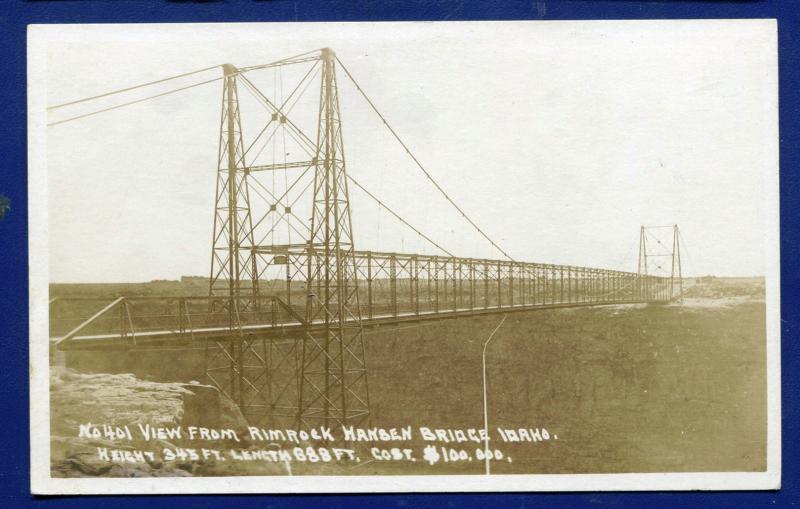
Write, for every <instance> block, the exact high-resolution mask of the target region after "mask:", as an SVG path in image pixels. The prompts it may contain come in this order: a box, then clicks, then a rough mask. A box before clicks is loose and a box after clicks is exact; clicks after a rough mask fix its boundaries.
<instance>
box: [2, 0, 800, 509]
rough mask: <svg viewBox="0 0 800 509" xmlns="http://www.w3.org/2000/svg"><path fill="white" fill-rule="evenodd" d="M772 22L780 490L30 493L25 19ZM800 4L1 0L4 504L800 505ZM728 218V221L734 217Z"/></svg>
mask: <svg viewBox="0 0 800 509" xmlns="http://www.w3.org/2000/svg"><path fill="white" fill-rule="evenodd" d="M651 18H656V19H659V18H660V19H665V18H684V19H687V18H777V19H778V31H779V37H778V40H779V60H780V134H781V144H780V159H781V173H780V178H781V260H782V274H781V293H782V299H783V301H782V334H783V340H782V370H781V371H782V374H783V376H782V378H783V380H782V388H783V398H782V399H783V401H782V407H783V426H782V427H783V431H782V432H783V486H784V488H783V489H782V490H780V491H778V492H741V493H733V492H726V493H673V494H660V493H611V494H608V493H601V494H597V493H592V494H474V495H464V494H442V495H352V496H347V495H332V496H316V495H315V496H236V497H235V498H233V497H228V496H191V497H178V496H160V497H149V498H142V497H90V498H85V497H39V498H36V497H32V496H31V495H30V491H29V467H30V458H29V439H28V436H29V434H28V429H29V427H28V424H29V413H28V404H29V397H28V314H27V311H26V310H27V302H28V272H27V256H28V249H27V231H28V230H27V228H28V225H27V205H28V204H27V175H26V168H27V153H26V151H27V146H26V106H25V105H26V94H25V81H26V80H25V77H26V62H25V54H26V45H25V42H26V40H25V37H26V35H25V27H26V25H27V24H29V23H142V22H175V23H179V22H226V21H227V22H233V21H295V20H296V21H378V20H409V21H410V20H482V19H548V20H553V19H562V20H563V19H651ZM798 56H800V4H799V3H798V2H797V1H796V0H763V1H744V0H742V1H722V0H719V1H714V0H706V1H689V0H683V1H680V0H679V1H658V2H656V1H651V2H644V1H626V0H618V1H604V0H563V1H555V0H551V1H545V0H540V1H537V0H527V1H516V0H515V1H506V2H498V1H495V2H489V1H482V2H479V1H476V2H465V1H461V0H435V1H431V0H428V1H425V0H413V1H405V2H401V1H388V0H384V1H375V2H369V1H357V0H356V1H353V0H351V1H341V0H339V1H330V2H321V1H317V0H315V1H309V2H298V1H297V0H294V1H291V2H290V1H286V0H284V1H281V0H276V1H258V0H229V1H225V2H217V1H205V2H203V1H197V2H192V1H179V0H175V1H166V0H161V1H156V0H153V1H144V0H140V1H130V0H117V1H114V0H104V1H100V0H98V1H58V0H54V1H44V0H40V1H35V0H31V1H21V0H4V1H3V2H1V3H0V194H4V195H5V196H7V197H8V198H10V200H11V210H9V211H8V212H7V213H6V217H5V219H3V220H2V221H0V358H1V359H3V366H2V368H0V399H2V403H3V406H2V408H3V411H2V412H0V425H1V426H2V427H0V430H4V431H2V432H0V506H3V507H30V506H38V505H47V506H49V507H54V506H58V507H76V508H82V509H86V508H95V507H96V508H101V507H116V508H118V509H123V508H129V507H130V508H134V507H136V508H138V507H141V506H143V505H145V504H146V505H147V506H149V507H153V508H155V507H168V508H175V507H183V506H191V507H198V508H204V507H243V508H250V507H253V508H255V507H259V508H261V507H267V506H269V507H318V506H324V507H331V508H336V507H347V508H353V509H355V508H360V507H364V508H372V507H376V506H406V507H440V506H443V505H446V506H450V507H464V508H469V507H486V506H501V505H502V506H505V505H508V506H512V507H532V506H539V505H542V506H546V507H575V506H584V505H587V506H595V507H628V506H634V507H635V506H641V505H647V506H651V507H662V506H663V507H711V506H714V507H716V506H719V507H767V506H778V505H793V502H795V501H800V496H798V495H799V494H800V490H798V463H800V454H799V453H800V450H798V446H797V439H798V433H797V422H798V404H797V403H798V399H799V398H800V396H798V392H797V390H798V382H797V379H796V378H795V376H794V375H795V373H796V372H797V371H798V369H799V368H800V363H799V362H798V361H799V360H800V355H799V354H798V347H797V346H796V345H795V343H794V340H795V338H796V332H795V330H796V329H797V327H798V326H799V325H800V322H799V321H798V309H800V305H798V304H800V302H798V291H797V289H796V288H797V285H798V283H800V272H799V271H798V264H800V256H798V255H800V253H799V252H798V246H800V242H799V241H800V228H798V226H800V219H798V218H797V216H796V215H795V214H794V212H795V211H796V210H798V202H800V189H798V184H800V172H799V171H798V166H800V152H799V151H798V146H800V140H799V139H798V137H799V135H800V79H798V77H799V75H800V58H798ZM731 220H732V221H735V220H736V219H735V218H731Z"/></svg>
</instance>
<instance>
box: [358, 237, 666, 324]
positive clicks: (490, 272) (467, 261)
mask: <svg viewBox="0 0 800 509" xmlns="http://www.w3.org/2000/svg"><path fill="white" fill-rule="evenodd" d="M354 264H355V270H356V273H357V276H358V280H359V303H360V306H361V315H362V317H363V318H375V317H380V316H386V315H392V316H401V315H408V314H412V315H424V314H432V313H445V312H469V311H479V310H482V309H483V310H490V309H502V308H527V307H545V306H561V305H581V304H586V305H593V304H614V303H623V302H659V301H668V300H670V298H671V293H670V285H671V282H670V279H669V278H663V277H656V276H643V275H639V274H637V273H633V272H623V271H616V270H607V269H595V268H590V267H579V266H570V265H552V264H540V263H520V262H511V261H498V260H484V259H475V258H456V257H440V256H422V255H405V254H396V253H379V252H369V251H367V252H364V251H356V252H355V253H354Z"/></svg>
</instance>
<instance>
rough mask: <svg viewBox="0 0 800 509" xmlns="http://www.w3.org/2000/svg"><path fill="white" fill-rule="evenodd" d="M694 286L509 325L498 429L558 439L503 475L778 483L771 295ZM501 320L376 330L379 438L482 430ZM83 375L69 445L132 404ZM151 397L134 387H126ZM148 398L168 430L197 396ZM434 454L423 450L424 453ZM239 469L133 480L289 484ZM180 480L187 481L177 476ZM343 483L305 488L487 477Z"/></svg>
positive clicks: (516, 455) (65, 452)
mask: <svg viewBox="0 0 800 509" xmlns="http://www.w3.org/2000/svg"><path fill="white" fill-rule="evenodd" d="M687 286H690V288H689V290H688V291H687V295H686V300H685V302H684V303H683V304H682V305H677V304H671V305H650V306H646V305H636V306H608V307H601V308H583V309H574V310H566V309H565V310H549V311H531V312H523V313H514V314H509V315H508V318H507V320H506V322H505V323H504V324H503V326H502V327H501V328H500V329H499V330H498V332H497V334H496V336H495V337H494V339H493V340H492V342H491V344H490V345H489V347H488V349H487V359H488V361H487V379H488V406H489V424H490V428H495V427H503V428H523V427H524V428H539V429H541V428H546V429H547V430H548V432H549V434H550V435H552V436H554V435H557V436H558V439H557V440H556V439H551V440H547V441H543V442H537V443H524V444H503V446H502V448H503V452H504V453H505V454H506V455H507V456H510V457H512V458H513V462H498V463H497V464H496V465H495V466H493V470H492V471H493V473H497V474H507V473H517V474H522V473H617V472H689V471H763V470H765V469H766V428H767V417H766V416H767V412H766V337H765V305H764V301H763V288H764V286H763V281H762V280H760V279H749V280H746V279H741V280H739V279H735V280H734V279H732V280H713V281H705V282H702V283H701V282H692V284H691V285H687ZM500 319H501V316H487V317H480V318H467V319H458V320H446V321H441V322H434V323H423V324H421V325H413V326H406V327H404V328H400V329H386V330H382V329H378V330H370V331H367V332H366V333H365V341H366V349H367V359H368V363H369V384H370V397H371V409H372V423H371V424H372V425H373V426H382V427H386V428H390V427H397V426H403V425H412V426H414V427H418V426H427V427H430V428H436V427H441V428H451V429H452V428H463V429H465V428H482V427H483V392H482V373H481V353H482V349H483V344H484V341H485V340H486V338H487V337H488V336H489V334H490V333H491V331H492V330H493V329H494V328H495V327H496V326H497V324H498V323H499V321H500ZM199 370H200V368H198V371H199ZM70 376H72V379H71V380H72V381H73V382H74V381H75V380H78V381H80V380H79V377H80V376H81V375H80V374H73V375H69V376H67V377H66V378H67V380H66V381H65V380H64V378H65V377H63V376H61V377H56V379H55V381H54V382H53V383H54V387H55V389H56V390H54V395H55V396H54V398H53V399H52V400H51V403H52V405H53V428H54V430H62V431H59V433H58V435H59V436H60V435H64V434H65V433H67V432H66V431H63V430H64V429H65V428H64V426H65V425H66V424H65V422H66V421H64V419H66V417H64V416H68V417H69V419H71V420H73V421H75V422H78V421H80V420H82V419H83V418H84V417H85V418H86V419H89V418H92V414H91V411H92V410H91V409H96V408H98V407H104V406H107V405H106V403H107V401H103V400H102V398H105V397H106V395H109V394H110V395H111V396H110V397H117V398H119V397H120V394H123V393H125V391H124V390H121V391H122V392H120V391H105V393H104V392H97V391H93V392H92V391H90V393H79V392H75V389H74V388H73V389H69V388H68V387H72V386H71V385H70V383H69V382H70ZM200 376H201V374H198V375H196V377H195V378H197V377H200ZM75 377H78V378H77V379H76V378H75ZM117 381H119V380H117ZM188 381H189V380H175V382H188ZM138 383H139V382H134V381H132V380H128V381H127V382H126V381H124V380H123V381H122V384H123V386H124V385H125V384H128V385H131V384H134V385H135V384H138ZM147 383H149V382H147ZM139 390H140V391H141V390H145V389H142V388H140V389H139ZM146 390H150V391H155V395H154V396H152V395H151V396H148V397H147V398H144V399H142V400H141V401H142V403H141V404H142V405H143V406H142V408H144V407H145V405H144V403H143V402H144V400H145V399H148V398H151V399H152V398H156V399H158V400H161V401H162V402H163V403H164V405H166V406H167V407H168V408H170V410H165V412H166V413H170V412H172V413H174V416H173V417H169V416H167V417H164V416H163V415H162V416H161V418H166V419H167V420H169V419H170V418H174V419H177V420H180V418H181V412H182V410H181V409H180V408H179V407H180V405H179V404H178V403H176V401H178V400H179V399H180V398H181V397H182V396H181V394H183V392H182V391H185V390H186V387H185V386H182V385H169V384H167V386H165V388H164V390H163V391H161V390H159V389H158V386H157V385H152V384H151V385H146ZM189 390H191V387H189ZM70 391H72V392H70ZM65 394H71V396H70V397H65V396H64V395H65ZM59 395H61V396H62V397H61V399H59ZM139 395H140V396H141V393H139ZM175 405H178V406H177V407H176V406H175ZM66 407H69V410H68V411H67V410H66ZM76 413H77V415H76ZM82 413H83V414H85V415H82ZM59 440H61V441H60V442H59ZM53 444H56V445H55V446H54V448H53V450H54V458H53V459H54V473H57V474H58V475H130V472H120V471H119V469H117V471H110V470H109V469H105V470H103V472H100V473H97V472H95V473H91V472H92V468H93V467H92V466H91V465H89V466H87V467H86V469H83V470H82V469H81V468H79V466H80V465H78V466H76V464H75V463H74V462H72V460H69V455H70V454H77V453H81V452H82V450H81V449H80V447H79V446H76V445H75V444H69V443H67V444H66V445H65V444H64V442H63V440H62V439H60V438H58V436H55V435H54V438H53ZM423 445H424V444H423V443H422V442H418V443H417V444H416V446H417V447H418V448H420V449H421V447H422V446H423ZM75 451H77V453H76V452H75ZM83 452H84V453H85V451H83ZM56 453H58V454H60V455H61V457H60V458H56V457H55V454H56ZM65 458H66V460H65ZM231 468H232V467H231V466H230V465H228V466H226V467H225V468H224V469H223V468H221V467H220V466H214V465H205V466H203V468H200V469H194V470H193V469H191V468H189V469H186V468H182V469H181V468H179V466H176V465H171V466H159V468H157V469H155V472H153V471H152V470H153V469H151V471H150V472H149V473H148V472H139V473H137V474H136V475H178V474H180V475H187V474H188V475H234V474H250V475H259V474H260V475H270V474H282V473H284V472H282V470H281V469H279V468H278V469H276V467H275V465H263V466H259V464H247V465H245V466H240V467H237V469H236V470H235V471H232V470H231ZM177 470H182V471H181V472H178V474H175V472H176V471H177ZM306 470H308V471H306ZM335 470H336V471H332V470H330V469H329V468H315V469H310V470H309V469H303V468H301V469H299V470H298V471H296V472H295V473H317V474H353V475H364V474H379V473H382V474H425V473H430V474H445V473H475V474H479V473H482V472H483V465H482V463H481V462H477V461H475V462H460V463H451V464H450V465H437V467H436V468H425V467H424V465H422V464H421V463H415V464H411V463H390V462H386V463H384V462H364V463H362V464H361V465H359V466H358V467H357V468H348V469H346V470H340V469H339V468H338V467H337V468H336V469H335ZM87 471H88V472H90V473H89V474H87V473H86V472H87Z"/></svg>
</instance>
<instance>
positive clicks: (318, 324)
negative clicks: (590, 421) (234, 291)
mask: <svg viewBox="0 0 800 509" xmlns="http://www.w3.org/2000/svg"><path fill="white" fill-rule="evenodd" d="M644 303H647V301H642V300H626V301H618V302H571V303H570V302H567V303H555V304H537V305H530V304H516V305H505V306H501V307H498V306H492V307H485V308H480V309H474V308H460V309H451V310H445V311H423V312H420V313H414V312H403V313H397V314H393V313H391V314H381V315H375V316H373V317H371V318H363V319H362V320H361V323H362V326H363V327H364V328H372V327H388V326H393V325H398V324H402V323H407V322H419V321H431V320H446V319H453V318H460V317H470V316H479V315H488V314H499V313H513V312H522V311H536V310H547V309H563V308H581V307H600V306H614V305H620V304H644ZM351 322H352V323H355V320H351ZM309 328H310V329H311V330H319V329H322V328H324V322H323V321H322V320H315V321H313V322H311V323H310V324H309ZM240 329H241V331H242V333H243V334H245V335H247V336H253V335H257V336H259V337H262V336H263V337H266V338H293V337H300V336H302V335H303V333H304V332H305V331H306V330H308V329H307V328H306V326H305V325H304V324H302V323H299V322H292V323H277V324H275V323H262V324H248V325H242V326H241V327H240ZM238 331H239V328H235V329H234V333H236V334H238ZM230 335H231V327H230V326H215V327H198V328H194V329H185V330H180V329H178V328H173V329H162V330H144V331H138V332H137V331H134V332H133V333H130V332H129V333H127V334H120V333H115V332H107V333H101V334H85V335H74V336H72V337H70V338H68V340H69V341H68V342H67V343H66V344H64V345H63V348H64V349H87V348H88V349H97V348H132V347H136V348H141V347H146V346H147V345H154V344H157V345H162V344H164V343H170V342H178V343H182V342H187V341H189V342H195V341H197V342H202V341H219V340H222V339H226V338H228V337H230ZM64 339H65V336H55V337H51V338H50V341H51V342H52V343H53V344H59V343H62V342H63V340H64Z"/></svg>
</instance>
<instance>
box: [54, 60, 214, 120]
mask: <svg viewBox="0 0 800 509" xmlns="http://www.w3.org/2000/svg"><path fill="white" fill-rule="evenodd" d="M217 67H221V66H220V65H219V64H217V65H212V66H211V67H206V68H205V69H198V70H196V71H190V72H185V73H182V74H177V75H175V76H170V77H168V78H162V79H160V80H155V81H149V82H147V83H141V84H139V85H133V86H130V87H127V88H121V89H119V90H112V91H111V92H106V93H103V94H99V95H94V96H92V97H84V98H83V99H77V100H75V101H69V102H65V103H62V104H56V105H55V106H48V107H47V109H48V110H55V109H58V108H63V107H64V106H72V105H73V104H79V103H83V102H86V101H92V100H94V99H100V98H101V97H108V96H110V95H114V94H121V93H122V92H130V91H131V90H135V89H137V88H142V87H148V86H150V85H157V84H158V83H164V82H165V81H170V80H175V79H178V78H185V77H186V76H191V75H193V74H199V73H201V72H206V71H210V70H211V69H216V68H217Z"/></svg>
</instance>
